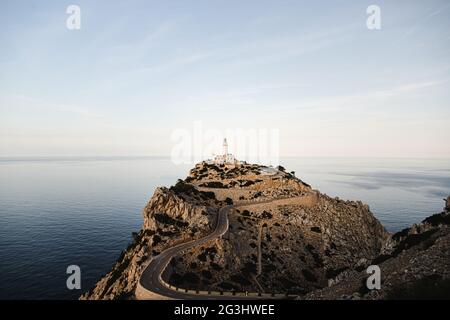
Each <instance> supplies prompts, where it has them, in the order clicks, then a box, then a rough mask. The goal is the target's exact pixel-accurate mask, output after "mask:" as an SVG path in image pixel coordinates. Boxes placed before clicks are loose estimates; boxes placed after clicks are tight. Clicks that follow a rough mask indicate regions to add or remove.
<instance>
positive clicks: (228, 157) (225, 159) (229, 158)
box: [212, 138, 240, 165]
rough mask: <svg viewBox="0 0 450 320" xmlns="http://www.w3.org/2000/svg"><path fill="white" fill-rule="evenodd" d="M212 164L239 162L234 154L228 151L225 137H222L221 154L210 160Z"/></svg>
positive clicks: (234, 163)
mask: <svg viewBox="0 0 450 320" xmlns="http://www.w3.org/2000/svg"><path fill="white" fill-rule="evenodd" d="M212 162H213V163H214V164H233V165H236V164H239V163H240V162H239V161H238V160H236V158H235V157H234V155H232V154H231V153H228V143H227V139H226V138H225V139H223V154H220V155H216V156H215V157H214V160H213V161H212Z"/></svg>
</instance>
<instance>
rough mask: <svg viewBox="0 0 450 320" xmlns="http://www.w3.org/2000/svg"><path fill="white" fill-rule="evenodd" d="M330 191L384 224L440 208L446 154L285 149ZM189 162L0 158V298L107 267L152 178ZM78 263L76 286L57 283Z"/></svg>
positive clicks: (85, 281)
mask: <svg viewBox="0 0 450 320" xmlns="http://www.w3.org/2000/svg"><path fill="white" fill-rule="evenodd" d="M282 164H283V165H284V166H285V167H286V169H288V170H289V171H291V170H294V171H295V172H296V175H297V176H298V177H300V178H301V179H302V180H304V181H305V182H307V183H309V184H311V185H312V186H313V187H314V188H316V189H319V190H320V191H321V192H324V193H327V194H328V195H330V196H339V197H341V198H343V199H354V200H362V201H363V202H365V203H367V204H369V205H370V207H371V210H372V212H373V213H374V214H375V216H376V217H377V218H378V219H379V220H380V221H381V222H382V223H383V224H384V225H385V226H386V228H387V229H388V230H389V231H397V230H400V229H402V228H404V227H407V226H409V225H411V224H412V223H415V222H419V221H420V220H422V219H423V218H424V217H426V216H429V215H430V214H433V213H436V212H440V211H441V209H442V207H443V204H444V203H443V201H442V199H443V198H444V197H445V196H447V195H449V194H450V160H430V159H427V160H423V159H408V160H405V159H343V158H339V159H321V158H289V159H284V160H283V161H282ZM189 168H190V166H189V165H183V166H175V165H173V164H172V163H171V162H170V160H169V159H166V158H90V159H88V158H80V159H76V158H71V159H69V158H38V159H10V158H9V159H5V158H4V159H0V181H1V184H0V299H75V298H77V297H78V296H79V295H80V294H81V292H84V291H85V290H87V289H89V288H90V287H91V286H92V285H94V283H95V282H96V281H97V279H98V278H99V277H100V276H101V275H102V274H104V273H106V272H107V271H109V270H110V268H111V266H112V264H113V263H114V261H115V260H116V259H117V257H118V256H119V254H120V252H121V251H122V250H123V249H124V248H125V247H126V246H127V244H128V243H129V242H130V241H131V233H132V232H133V231H138V230H139V228H140V226H141V224H142V216H141V210H142V208H143V207H144V206H145V204H146V203H147V201H148V199H149V198H150V197H151V195H152V193H153V190H154V189H155V187H157V186H160V185H165V186H170V185H172V184H173V183H174V182H175V181H176V179H177V178H180V177H185V176H186V174H187V172H188V170H189ZM71 264H76V265H79V266H80V267H81V272H82V290H81V291H80V290H73V291H71V290H68V289H67V288H66V278H67V275H66V268H67V266H68V265H71Z"/></svg>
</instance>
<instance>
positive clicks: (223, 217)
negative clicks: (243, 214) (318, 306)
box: [137, 200, 280, 300]
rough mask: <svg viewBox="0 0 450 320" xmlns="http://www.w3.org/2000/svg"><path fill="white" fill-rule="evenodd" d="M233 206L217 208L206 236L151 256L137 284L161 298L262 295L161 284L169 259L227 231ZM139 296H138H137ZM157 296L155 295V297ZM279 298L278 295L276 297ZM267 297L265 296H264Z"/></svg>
mask: <svg viewBox="0 0 450 320" xmlns="http://www.w3.org/2000/svg"><path fill="white" fill-rule="evenodd" d="M272 201H273V200H266V201H259V202H256V203H254V204H261V203H268V202H272ZM245 205H247V204H241V205H237V206H235V207H239V206H245ZM232 208H233V206H232V205H229V206H226V207H223V208H221V209H220V210H219V213H218V217H217V222H216V228H215V229H214V231H213V232H211V233H210V234H208V235H207V236H205V237H203V238H201V239H197V240H192V241H188V242H184V243H180V244H177V245H175V246H173V247H170V248H168V249H166V250H164V251H163V252H161V253H160V254H159V255H157V256H155V257H153V259H152V260H151V261H150V263H149V264H148V266H147V267H146V268H145V270H144V272H143V273H142V275H141V277H140V279H139V285H140V286H141V287H142V288H143V289H144V290H145V291H148V292H147V293H150V295H151V294H156V295H155V296H162V297H163V298H169V299H185V300H194V299H198V300H243V299H258V298H263V297H258V296H256V294H252V296H251V297H250V296H245V295H242V294H240V295H236V296H230V295H224V296H218V295H206V294H204V295H202V294H194V293H188V292H183V291H177V290H175V289H170V288H168V287H167V286H166V285H164V284H163V281H162V278H161V275H162V273H163V272H164V270H165V268H166V267H167V265H168V264H169V263H170V260H171V259H172V258H173V257H175V256H177V255H180V254H181V253H182V252H183V251H186V250H189V249H191V248H192V247H196V246H200V245H202V244H205V243H207V242H208V241H211V240H214V239H216V238H218V237H221V236H222V235H224V234H225V233H226V232H227V231H228V226H229V222H228V213H229V211H230V210H231V209H232ZM150 295H149V296H150ZM137 298H139V297H137ZM155 298H157V297H155ZM278 298H280V297H278ZM265 299H267V297H265Z"/></svg>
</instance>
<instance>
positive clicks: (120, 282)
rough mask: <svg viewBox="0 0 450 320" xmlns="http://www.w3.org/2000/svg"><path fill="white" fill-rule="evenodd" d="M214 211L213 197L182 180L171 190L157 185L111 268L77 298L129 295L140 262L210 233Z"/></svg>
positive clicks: (140, 265) (126, 296)
mask: <svg viewBox="0 0 450 320" xmlns="http://www.w3.org/2000/svg"><path fill="white" fill-rule="evenodd" d="M216 214H217V206H216V200H215V199H213V198H211V195H208V194H206V195H205V193H200V192H198V191H197V190H194V189H192V188H189V187H185V184H184V183H183V182H178V183H177V184H176V185H175V186H174V187H172V188H171V189H168V188H164V187H163V188H157V189H156V190H155V192H154V194H153V196H152V198H151V199H150V201H149V202H148V204H147V205H146V206H145V208H144V210H143V216H144V224H143V226H142V229H141V230H140V232H139V233H138V234H136V235H135V236H134V239H133V242H132V243H131V244H130V245H129V246H128V248H127V249H125V250H124V251H123V252H122V253H121V255H120V256H119V258H118V259H117V261H116V263H115V264H114V266H113V268H112V270H111V271H110V272H108V273H107V274H106V275H104V276H102V277H101V279H100V280H99V281H98V282H97V284H96V285H95V287H94V288H92V289H91V290H90V291H89V292H87V293H85V294H83V295H82V296H81V299H95V300H97V299H129V298H132V297H133V294H134V289H135V288H136V284H137V281H138V279H139V276H140V275H141V273H142V271H143V267H144V263H145V262H146V261H147V260H148V259H150V258H151V257H152V256H154V255H157V254H159V252H161V250H164V249H165V248H168V247H170V246H172V245H173V244H175V243H178V242H183V241H187V240H189V239H193V238H198V237H201V236H203V235H205V234H207V233H208V232H210V231H211V225H212V223H213V222H214V220H215V215H216Z"/></svg>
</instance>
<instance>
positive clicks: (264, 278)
mask: <svg viewBox="0 0 450 320" xmlns="http://www.w3.org/2000/svg"><path fill="white" fill-rule="evenodd" d="M227 205H233V209H232V210H231V211H230V213H229V214H228V218H229V229H228V231H227V232H226V233H225V235H223V236H222V237H220V238H216V239H214V240H211V241H209V242H208V243H207V244H205V245H202V246H198V247H194V248H192V249H190V250H189V251H187V252H183V254H180V255H178V256H176V257H174V258H173V259H172V260H171V262H170V266H169V269H170V270H168V272H165V273H164V275H163V277H164V281H165V282H167V283H169V284H171V285H173V286H176V287H178V288H186V289H193V290H212V291H239V292H262V293H283V294H284V293H289V294H291V295H296V296H297V298H298V299H399V298H427V297H430V296H432V297H436V296H438V297H446V298H449V287H450V286H449V278H450V271H449V270H450V268H449V266H450V226H449V222H450V198H448V199H447V204H446V207H445V208H444V211H443V212H442V213H439V214H436V215H433V216H431V217H429V218H427V219H425V220H424V221H423V222H422V223H420V224H417V225H414V226H412V227H411V228H408V229H405V230H402V231H400V232H398V233H395V234H390V233H388V232H387V231H386V230H385V229H384V227H383V226H382V225H381V224H380V222H379V221H378V220H377V219H376V218H375V217H374V216H373V214H372V213H371V212H370V209H369V207H368V206H367V205H365V204H363V203H361V202H359V201H345V200H341V199H338V198H331V197H329V196H327V195H325V194H322V193H320V192H319V191H317V190H314V189H312V188H311V186H310V185H308V184H307V183H305V182H303V181H302V180H300V179H299V178H297V177H296V176H295V174H294V173H293V172H287V171H286V170H285V169H284V168H283V167H278V168H271V167H264V166H260V165H252V164H245V163H243V164H240V165H237V166H235V165H215V164H208V163H206V162H202V163H199V164H197V165H196V166H195V167H194V168H193V169H191V171H190V173H189V175H188V176H187V177H186V178H185V179H184V180H178V182H177V183H176V184H175V185H174V186H172V187H170V188H165V187H160V188H157V189H156V190H155V192H154V194H153V196H152V198H151V199H150V201H149V202H148V204H147V205H146V207H145V208H144V210H143V216H144V223H143V226H142V229H141V230H140V231H139V233H136V234H135V235H134V239H133V241H132V242H131V244H130V245H129V246H128V248H126V250H124V251H123V252H122V254H121V255H120V257H119V258H118V260H117V262H116V263H115V264H114V266H113V268H112V270H111V271H110V272H109V273H107V274H106V275H104V276H103V277H101V279H100V280H99V281H98V282H97V284H96V285H95V287H94V288H92V289H91V290H90V291H89V292H87V293H85V294H83V295H82V297H81V299H133V298H134V293H135V290H136V286H137V283H138V281H139V278H140V275H141V274H142V272H143V270H144V268H145V266H146V262H148V261H149V259H151V258H152V256H156V255H158V254H159V253H160V252H162V251H163V250H165V249H167V248H170V247H172V246H174V245H176V244H178V243H183V242H186V241H189V240H192V239H200V238H202V237H204V236H205V235H207V234H209V233H211V232H212V230H213V229H214V227H215V223H216V218H217V215H218V212H219V210H220V209H221V208H223V207H224V206H227ZM373 264H376V265H378V266H379V267H380V268H381V272H382V275H381V278H382V286H381V289H380V290H368V289H367V287H366V285H365V280H366V278H367V277H368V274H367V273H366V268H367V267H368V266H369V265H373Z"/></svg>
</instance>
